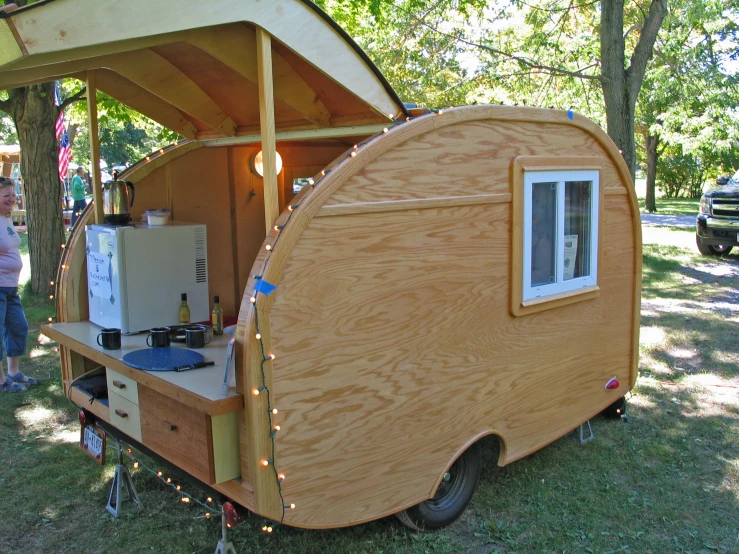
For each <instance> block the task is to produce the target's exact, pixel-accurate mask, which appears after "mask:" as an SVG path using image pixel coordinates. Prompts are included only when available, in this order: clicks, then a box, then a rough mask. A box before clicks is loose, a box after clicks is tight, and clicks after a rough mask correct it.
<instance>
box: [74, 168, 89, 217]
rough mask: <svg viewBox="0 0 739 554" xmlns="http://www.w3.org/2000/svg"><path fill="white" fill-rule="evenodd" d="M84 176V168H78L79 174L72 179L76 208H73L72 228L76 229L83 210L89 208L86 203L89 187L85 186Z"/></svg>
mask: <svg viewBox="0 0 739 554" xmlns="http://www.w3.org/2000/svg"><path fill="white" fill-rule="evenodd" d="M84 176H85V169H84V168H83V167H82V166H79V167H78V168H77V173H75V176H74V177H72V185H71V186H70V189H71V190H70V192H71V194H72V200H74V206H72V227H74V223H75V221H77V218H78V217H79V216H80V214H81V213H82V210H84V209H85V206H87V202H85V192H87V187H86V186H85V181H84Z"/></svg>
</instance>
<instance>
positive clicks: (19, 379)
mask: <svg viewBox="0 0 739 554" xmlns="http://www.w3.org/2000/svg"><path fill="white" fill-rule="evenodd" d="M6 377H7V378H8V379H10V380H11V381H13V382H14V383H18V384H19V385H38V384H40V383H41V381H39V380H38V379H36V378H35V377H30V376H28V375H23V373H21V372H20V371H19V372H18V373H16V374H15V375H10V374H8V375H6Z"/></svg>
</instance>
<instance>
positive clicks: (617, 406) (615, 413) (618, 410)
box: [603, 396, 626, 419]
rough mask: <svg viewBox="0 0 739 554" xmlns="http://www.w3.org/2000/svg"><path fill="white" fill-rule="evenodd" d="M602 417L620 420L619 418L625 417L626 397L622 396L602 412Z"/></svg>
mask: <svg viewBox="0 0 739 554" xmlns="http://www.w3.org/2000/svg"><path fill="white" fill-rule="evenodd" d="M603 415H604V416H605V417H607V418H608V419H621V416H625V415H626V397H625V396H622V397H621V398H619V399H618V400H616V401H615V402H614V403H613V404H611V405H610V406H608V407H607V408H606V409H605V410H603Z"/></svg>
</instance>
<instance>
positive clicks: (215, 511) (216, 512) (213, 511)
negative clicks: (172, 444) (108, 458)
mask: <svg viewBox="0 0 739 554" xmlns="http://www.w3.org/2000/svg"><path fill="white" fill-rule="evenodd" d="M105 434H106V435H107V436H109V437H111V439H112V440H113V442H115V441H116V438H115V437H113V436H112V435H111V434H109V433H108V432H107V431H105ZM107 446H108V448H110V449H112V450H113V451H115V452H116V453H118V448H117V447H115V446H113V445H112V444H110V442H109V443H107ZM121 452H123V453H124V454H125V455H126V456H128V457H129V458H131V459H132V460H134V461H135V462H137V463H138V464H139V465H138V467H141V468H143V469H145V470H146V471H148V472H149V473H151V474H152V475H153V476H154V477H156V478H157V479H159V480H160V481H161V482H162V483H164V484H165V485H167V486H168V487H171V488H172V489H174V490H175V491H176V492H177V493H179V494H180V495H181V496H182V497H187V498H188V499H189V501H188V503H189V502H190V501H192V502H194V503H196V504H199V505H200V506H202V507H203V508H205V509H206V510H207V511H208V513H209V514H210V515H214V516H218V515H222V514H223V507H222V506H221V509H220V510H218V509H215V508H214V507H213V506H209V505H208V504H205V503H203V502H201V501H200V500H198V499H197V498H194V497H193V496H191V495H190V494H188V493H187V492H185V491H183V490H182V489H181V488H180V490H178V489H177V485H175V484H174V483H173V482H172V480H171V479H170V482H167V479H166V478H165V477H164V476H163V475H160V474H161V472H158V471H154V470H153V469H152V468H150V467H149V466H147V465H146V464H145V463H144V462H143V461H142V460H141V459H140V458H138V457H137V456H135V455H134V454H133V453H132V452H129V449H125V448H121ZM214 504H215V503H214ZM197 517H198V518H201V517H203V516H197Z"/></svg>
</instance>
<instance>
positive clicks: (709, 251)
mask: <svg viewBox="0 0 739 554" xmlns="http://www.w3.org/2000/svg"><path fill="white" fill-rule="evenodd" d="M695 243H696V244H697V245H698V251H699V252H700V253H701V254H703V255H704V256H726V255H728V254H729V252H731V248H732V246H731V245H729V244H720V245H718V246H714V245H712V244H703V241H702V240H701V238H700V237H699V236H698V235H696V236H695Z"/></svg>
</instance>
